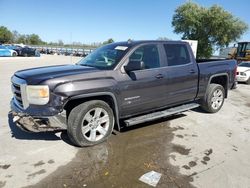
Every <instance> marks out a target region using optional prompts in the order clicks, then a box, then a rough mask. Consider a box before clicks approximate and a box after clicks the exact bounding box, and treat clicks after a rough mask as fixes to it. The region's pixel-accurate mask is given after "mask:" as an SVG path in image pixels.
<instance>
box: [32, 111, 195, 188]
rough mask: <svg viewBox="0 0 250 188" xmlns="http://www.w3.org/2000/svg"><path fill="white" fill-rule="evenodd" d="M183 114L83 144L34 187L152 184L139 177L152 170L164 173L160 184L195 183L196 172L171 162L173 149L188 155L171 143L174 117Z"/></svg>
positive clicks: (184, 184)
mask: <svg viewBox="0 0 250 188" xmlns="http://www.w3.org/2000/svg"><path fill="white" fill-rule="evenodd" d="M181 117H182V116H173V117H171V118H167V119H164V120H161V121H156V122H153V124H154V125H153V126H148V125H150V124H151V125H152V122H151V123H150V124H141V125H139V126H137V127H133V128H130V129H126V130H124V131H123V132H121V133H117V132H116V133H114V134H113V135H112V136H111V137H110V138H109V140H108V141H107V142H104V143H102V144H100V145H97V146H94V147H88V148H80V149H79V150H78V152H77V154H76V156H75V158H74V159H73V160H72V161H71V162H70V163H68V164H67V165H65V166H62V167H59V168H58V169H57V170H56V171H55V172H54V173H52V174H50V175H49V176H48V177H46V178H45V179H44V180H42V181H41V182H39V183H38V184H36V185H33V186H31V187H41V188H42V187H107V188H108V187H148V185H146V184H145V183H143V182H140V181H139V178H140V176H142V175H143V174H145V173H147V172H149V171H151V170H154V171H156V172H159V173H161V174H162V177H161V179H160V181H159V183H158V185H157V187H192V186H191V185H190V182H191V181H192V176H184V175H181V174H180V173H178V168H177V167H174V166H173V165H170V163H169V156H170V154H171V153H172V152H178V153H180V154H182V155H187V151H186V150H185V148H183V147H182V146H179V145H174V144H172V143H171V140H172V139H173V136H174V134H173V131H175V130H177V129H176V128H171V127H170V123H171V120H172V119H176V118H181ZM62 134H66V133H62ZM65 137H67V136H66V135H65Z"/></svg>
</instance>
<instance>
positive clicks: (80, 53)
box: [73, 49, 86, 57]
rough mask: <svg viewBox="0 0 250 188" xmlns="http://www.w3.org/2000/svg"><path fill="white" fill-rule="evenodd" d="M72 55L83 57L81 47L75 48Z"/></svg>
mask: <svg viewBox="0 0 250 188" xmlns="http://www.w3.org/2000/svg"><path fill="white" fill-rule="evenodd" d="M73 55H74V56H78V57H85V56H86V54H85V53H84V50H83V49H78V50H76V51H75V52H74V54H73Z"/></svg>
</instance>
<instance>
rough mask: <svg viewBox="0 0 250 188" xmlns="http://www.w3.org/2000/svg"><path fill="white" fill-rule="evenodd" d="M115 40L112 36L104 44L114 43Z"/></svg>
mask: <svg viewBox="0 0 250 188" xmlns="http://www.w3.org/2000/svg"><path fill="white" fill-rule="evenodd" d="M113 42H114V40H113V39H112V38H110V39H108V40H107V41H104V42H103V43H102V44H104V45H105V44H110V43H113Z"/></svg>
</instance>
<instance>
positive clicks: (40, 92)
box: [26, 85, 49, 105]
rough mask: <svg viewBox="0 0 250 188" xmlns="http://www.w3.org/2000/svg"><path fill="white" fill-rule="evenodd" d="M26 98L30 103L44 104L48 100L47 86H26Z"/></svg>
mask: <svg viewBox="0 0 250 188" xmlns="http://www.w3.org/2000/svg"><path fill="white" fill-rule="evenodd" d="M26 93H27V100H28V102H29V103H30V104H37V105H44V104H47V103H48V102H49V87H48V86H46V85H43V86H42V85H40V86H31V85H28V86H27V87H26Z"/></svg>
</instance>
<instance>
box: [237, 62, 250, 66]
mask: <svg viewBox="0 0 250 188" xmlns="http://www.w3.org/2000/svg"><path fill="white" fill-rule="evenodd" d="M238 66H239V67H250V63H240V64H239V65H238Z"/></svg>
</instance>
